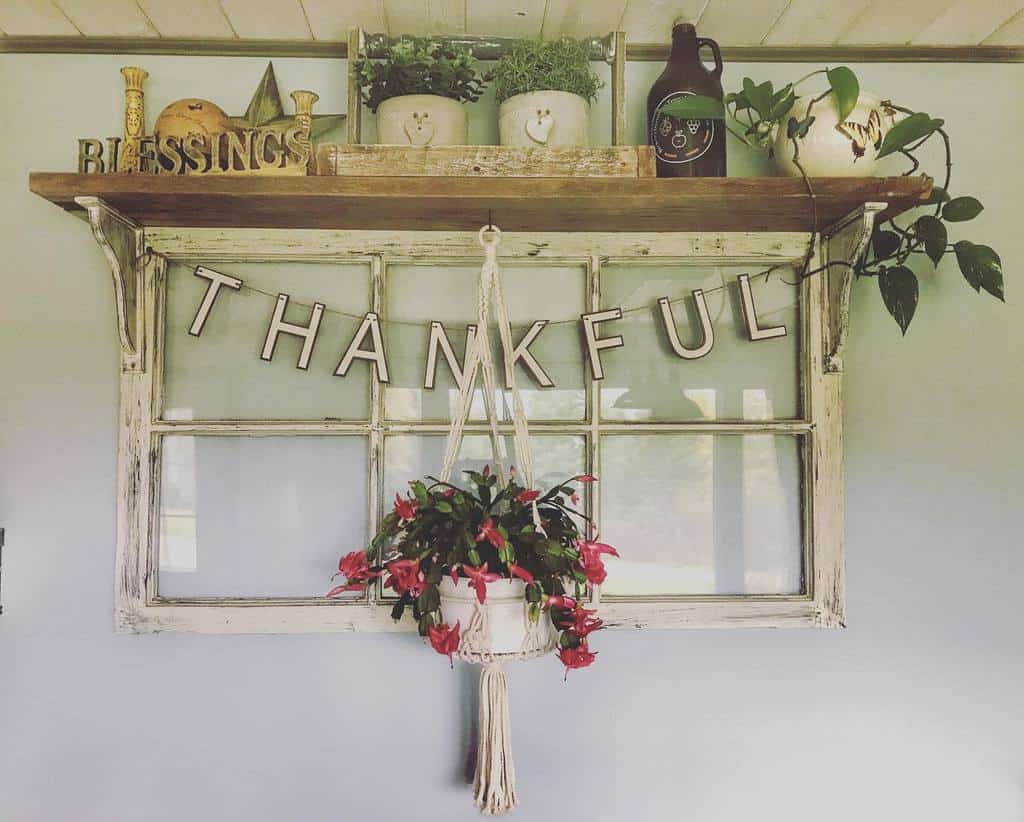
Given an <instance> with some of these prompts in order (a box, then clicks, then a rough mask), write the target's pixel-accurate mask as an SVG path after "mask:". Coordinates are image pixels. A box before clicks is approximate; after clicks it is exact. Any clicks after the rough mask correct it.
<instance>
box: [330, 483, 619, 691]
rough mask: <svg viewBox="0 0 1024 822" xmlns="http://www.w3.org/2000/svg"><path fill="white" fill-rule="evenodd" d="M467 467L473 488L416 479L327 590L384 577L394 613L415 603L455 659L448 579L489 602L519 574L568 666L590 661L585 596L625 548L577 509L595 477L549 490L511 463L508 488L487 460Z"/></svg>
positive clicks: (433, 640)
mask: <svg viewBox="0 0 1024 822" xmlns="http://www.w3.org/2000/svg"><path fill="white" fill-rule="evenodd" d="M465 473H466V474H467V475H468V477H469V481H470V485H471V487H472V490H470V489H466V488H459V487H456V486H455V485H451V484H449V483H446V482H441V481H440V480H437V479H435V478H434V477H427V479H426V480H425V481H424V480H416V481H414V482H411V483H409V485H410V491H409V492H408V493H407V494H406V496H405V497H402V496H401V495H397V494H396V495H395V504H394V509H393V510H392V511H391V512H390V513H389V514H388V515H387V516H386V517H384V520H383V521H382V522H381V525H380V529H379V530H378V532H377V534H376V536H374V538H373V540H372V541H371V543H370V546H369V548H367V549H366V550H365V551H354V552H352V553H349V554H346V555H345V556H343V557H342V558H341V561H340V562H339V564H338V574H337V575H336V576H340V577H342V578H343V580H342V582H341V584H339V585H337V586H336V587H334V588H332V589H331V590H330V591H329V592H328V594H327V596H328V597H337V596H340V595H342V594H343V593H345V592H347V591H362V590H365V588H366V587H367V585H369V584H370V582H371V581H372V580H375V579H377V578H378V577H383V579H384V587H385V588H390V589H392V590H393V591H394V592H395V594H397V595H398V600H397V601H396V602H395V605H394V607H393V608H392V611H391V616H392V617H393V618H394V619H395V620H399V619H401V618H402V616H403V615H404V614H405V613H406V612H407V611H410V612H411V614H412V617H413V618H414V619H415V620H416V622H417V624H418V627H419V633H420V635H421V636H423V637H425V638H427V639H428V640H429V641H430V644H431V646H432V647H433V648H434V649H435V650H436V651H437V652H438V653H440V654H443V655H445V656H448V657H449V659H451V657H452V655H453V654H454V653H455V652H456V651H457V650H458V648H459V642H460V636H459V632H460V628H464V627H465V626H460V625H459V624H458V623H456V624H455V625H448V624H447V623H445V622H444V620H443V617H442V615H441V597H440V592H439V590H438V585H439V584H440V582H441V580H442V579H444V578H445V577H450V578H451V580H452V581H453V583H454V584H455V585H456V586H459V585H462V584H465V585H467V586H469V587H470V588H471V589H472V590H473V591H474V592H475V594H476V597H477V599H478V600H479V602H480V603H481V604H483V603H484V602H485V600H486V597H487V583H490V582H496V581H497V580H501V579H508V580H513V579H519V580H522V581H523V583H524V584H525V589H526V602H527V609H528V611H527V612H528V615H529V619H530V621H531V622H534V623H536V622H537V621H538V620H540V619H550V620H551V623H552V625H553V627H554V628H555V630H556V631H557V632H558V649H559V653H558V656H559V659H560V660H561V661H562V663H563V664H564V665H565V667H566V672H567V673H568V670H569V669H571V668H585V667H587V666H588V665H590V664H591V663H592V662H593V661H594V658H595V656H596V654H595V653H594V652H592V651H591V650H590V647H589V641H588V638H589V635H590V634H591V633H593V632H594V631H596V630H599V629H600V628H601V627H602V625H603V623H602V621H601V620H600V619H598V618H597V617H596V616H595V611H593V610H591V609H587V608H585V607H583V598H584V595H585V592H586V590H587V586H589V585H600V584H601V583H602V582H604V579H605V577H606V575H607V573H606V571H605V567H604V562H603V560H602V556H603V555H605V554H610V555H612V556H618V553H617V552H616V550H615V549H614V548H612V547H611V546H610V545H606V544H604V543H601V542H597V541H596V539H595V540H589V539H587V537H586V531H587V525H588V524H589V520H588V519H587V517H586V516H584V515H583V514H582V513H580V512H579V511H578V510H577V508H576V506H577V505H578V504H579V488H580V484H586V483H592V482H594V481H595V478H594V477H592V476H590V475H589V474H581V475H578V476H575V477H572V478H571V479H569V480H566V481H565V482H563V483H561V484H559V485H556V486H555V487H553V488H551V489H550V490H549V491H547V492H545V493H542V492H541V491H539V490H536V489H533V488H525V487H523V486H522V485H520V484H519V483H518V482H517V480H516V475H515V471H514V469H513V470H512V471H511V472H510V476H509V479H508V482H507V483H506V484H505V486H504V488H501V487H499V485H498V477H497V475H496V474H494V473H492V472H491V471H490V468H489V467H485V468H484V469H483V471H482V472H476V471H466V472H465Z"/></svg>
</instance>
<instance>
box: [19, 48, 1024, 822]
mask: <svg viewBox="0 0 1024 822" xmlns="http://www.w3.org/2000/svg"><path fill="white" fill-rule="evenodd" d="M135 62H138V63H141V64H142V65H145V66H147V67H148V68H149V70H150V72H151V73H152V75H153V76H152V79H151V80H150V81H149V85H148V87H147V88H148V94H147V99H148V101H149V103H150V106H149V111H150V113H151V115H152V114H153V113H155V112H156V111H158V110H159V108H160V107H162V106H163V105H164V104H165V103H167V102H169V101H170V100H171V99H174V98H177V97H181V96H188V95H199V96H208V97H211V98H213V99H215V100H217V101H218V102H220V103H221V104H222V105H224V106H225V107H226V108H227V109H228V110H229V111H234V112H239V111H242V110H244V107H245V104H246V103H247V101H248V97H249V95H250V93H251V90H252V88H253V87H254V86H255V84H256V81H257V80H258V78H259V75H260V73H261V72H262V69H263V66H264V64H265V62H264V61H263V60H259V59H241V58H235V59H212V58H203V59H184V58H170V57H168V58H161V57H147V58H140V59H135V60H133V59H131V58H125V57H90V58H86V57H50V56H8V55H2V56H0V82H2V84H3V100H4V114H3V120H2V122H0V147H2V148H0V151H2V154H0V187H2V192H3V193H2V200H0V203H2V204H0V213H2V215H3V221H2V226H0V232H2V234H0V236H2V239H3V263H2V265H0V525H3V526H5V527H6V528H7V542H8V544H7V547H6V549H5V551H4V567H3V589H4V590H3V600H4V603H3V604H4V613H3V615H2V616H0V683H2V685H0V820H3V822H27V820H33V822H34V821H35V820H43V821H44V822H50V821H51V820H53V821H54V822H56V820H61V821H62V822H63V820H75V822H121V820H126V822H127V821H128V820H131V822H134V821H135V820H142V819H145V820H151V821H152V822H157V821H159V820H181V819H190V820H214V819H216V820H235V819H238V820H241V819H245V820H249V821H250V822H255V821H256V820H266V822H280V821H281V820H303V822H305V821H306V820H327V819H344V820H349V819H352V820H364V819H365V820H371V819H379V820H389V821H390V820H394V819H397V818H400V817H404V818H407V819H411V820H453V819H471V818H473V817H474V813H475V812H474V811H473V809H472V807H471V805H470V797H469V793H468V791H467V789H466V787H465V785H464V781H463V773H464V769H465V762H466V757H467V754H466V751H467V742H468V739H469V738H470V734H471V727H470V719H469V717H470V715H471V711H472V710H473V708H472V700H473V696H472V694H473V688H474V687H475V686H474V677H473V672H472V671H471V670H467V669H465V668H463V667H459V668H457V669H456V671H455V673H451V672H449V671H448V670H447V668H446V667H445V666H444V665H439V664H438V660H437V659H436V657H434V656H433V655H431V654H428V653H425V652H424V651H423V650H422V648H419V647H417V644H416V640H415V639H414V638H413V637H410V636H383V635H352V636H317V637H294V636H288V637H262V636H257V637H193V636H183V635H166V636H146V637H132V636H114V634H113V632H112V618H111V609H112V603H113V585H112V579H113V545H114V504H115V476H114V456H115V439H116V420H115V409H116V405H117V352H116V346H115V335H114V318H113V304H112V300H111V294H110V283H109V278H110V275H109V272H108V271H107V270H106V269H105V268H104V265H103V260H102V257H101V255H100V252H99V250H98V249H97V248H96V247H95V245H94V243H93V241H92V239H91V237H90V235H89V231H88V229H87V227H86V226H85V224H84V223H82V222H80V221H77V220H74V219H73V218H71V217H69V216H66V215H64V214H62V213H61V212H60V211H58V210H57V209H56V208H55V207H54V206H52V205H50V204H48V203H46V202H44V201H43V200H41V199H39V198H37V197H34V196H32V195H30V194H29V193H28V191H27V182H28V180H27V175H28V171H29V170H30V169H35V170H73V169H74V161H75V151H76V143H75V139H76V138H77V137H80V136H83V137H84V136H100V135H107V134H116V133H118V129H119V125H118V124H119V122H120V106H121V88H122V83H121V78H120V77H119V76H118V74H117V69H118V67H119V66H121V65H124V64H126V63H135ZM742 68H745V69H747V70H748V71H750V72H751V73H753V72H756V73H757V75H760V76H764V77H773V78H776V79H781V78H785V77H788V78H793V77H796V76H799V75H800V74H802V73H803V72H804V71H805V70H806V69H805V67H803V66H748V67H735V66H730V67H729V72H728V78H727V79H728V80H729V83H728V85H729V86H731V87H735V86H736V85H737V84H738V81H739V79H740V78H741V77H742V73H743V72H742ZM277 69H278V76H279V79H280V81H281V84H282V86H283V87H284V88H283V91H284V92H285V94H287V92H288V91H290V90H291V89H292V88H297V87H312V88H314V89H316V90H317V91H318V92H319V93H320V95H321V98H322V102H321V104H320V105H319V106H318V110H320V111H327V110H328V109H332V110H335V111H341V110H344V108H343V95H344V66H343V63H341V62H338V61H317V60H281V61H278V63H277ZM658 70H659V69H658V67H656V66H652V65H643V66H634V67H632V69H631V81H632V91H633V99H632V101H631V107H633V108H634V109H635V111H634V112H633V115H632V117H631V126H632V128H633V135H632V136H633V138H634V139H635V140H639V139H640V135H641V133H642V117H643V116H642V114H641V113H640V112H641V110H642V102H643V101H642V98H643V97H644V96H645V94H646V89H647V87H648V86H649V84H650V82H651V81H652V80H653V77H654V76H655V75H656V73H657V72H658ZM861 75H862V77H863V80H864V85H865V87H867V88H870V89H872V90H874V91H877V92H880V93H882V94H883V95H891V96H892V97H894V98H896V99H898V100H899V101H900V102H903V103H905V104H908V105H910V106H917V107H920V108H922V109H925V110H928V111H931V112H932V113H933V114H938V115H943V116H945V117H946V118H947V120H948V121H949V130H950V132H951V134H952V136H953V139H954V141H955V144H956V146H957V148H958V153H957V160H958V164H957V168H956V181H957V182H956V184H955V185H954V190H956V191H958V192H961V193H972V194H975V195H977V196H979V197H980V198H981V200H982V201H983V202H984V203H985V204H986V206H987V210H986V212H985V213H984V214H983V215H982V217H981V218H980V219H978V220H977V221H976V222H975V223H973V224H971V225H970V226H969V228H968V229H965V230H963V231H961V232H960V233H959V234H958V236H970V237H971V238H972V239H975V240H976V241H978V242H987V243H989V244H991V245H993V246H995V247H996V248H997V249H998V250H999V252H1000V253H1001V254H1002V258H1003V261H1004V263H1005V267H1006V271H1007V280H1008V286H1007V293H1008V295H1009V303H1008V304H1007V305H1006V306H1003V305H999V304H998V303H996V302H995V301H993V300H992V299H990V298H987V297H980V296H977V295H975V294H974V293H973V292H972V291H971V290H970V289H969V288H968V287H967V286H966V284H965V283H964V282H963V280H962V278H961V277H960V275H959V273H958V272H957V271H956V269H955V264H954V265H948V264H944V265H943V267H942V269H941V270H940V271H939V272H938V273H936V274H930V273H929V274H925V275H924V276H923V277H922V286H921V291H922V295H921V301H922V305H921V307H920V310H919V316H918V317H917V318H916V319H915V320H914V323H913V325H912V326H911V329H910V333H909V334H908V336H907V338H906V339H903V340H901V339H900V337H899V331H898V329H897V327H896V325H895V323H893V322H892V320H891V319H890V318H889V317H888V316H887V315H886V314H885V313H884V309H883V308H882V306H881V302H880V300H879V299H878V295H877V293H876V286H875V283H874V282H872V281H866V282H862V283H858V284H857V286H856V292H855V302H854V310H853V338H852V341H851V347H850V351H849V357H848V358H847V363H848V368H847V377H846V390H847V393H846V410H847V451H846V460H847V476H848V497H847V511H848V519H847V534H848V558H849V559H848V566H849V624H850V627H849V628H848V629H847V630H846V631H843V632H834V633H826V632H815V631H751V630H744V631H740V630H737V631H719V632H710V631H707V632H705V631H689V632H662V633H607V634H605V635H602V636H599V637H598V638H597V640H596V641H597V644H598V646H599V647H600V651H601V657H600V664H599V665H598V666H597V667H596V668H594V669H593V670H592V671H588V672H583V673H580V674H574V675H572V676H570V678H569V682H568V684H567V685H564V684H563V683H562V681H561V673H560V670H559V666H558V664H557V663H556V662H555V661H553V660H544V661H540V662H536V663H532V664H529V665H524V666H520V667H518V668H517V669H516V670H514V671H513V672H512V709H513V712H514V727H515V749H516V758H517V767H518V772H519V785H520V792H521V795H522V805H521V807H520V809H519V810H518V811H517V815H518V816H517V818H519V819H522V820H524V821H525V820H552V821H554V820H559V822H560V821H561V820H564V819H566V818H579V819H588V820H595V822H611V820H624V819H630V820H654V819H695V820H711V821H712V822H718V821H719V820H720V821H721V822H726V820H728V821H729V822H732V821H733V820H741V819H754V818H758V819H763V820H769V821H770V822H775V820H778V822H782V821H783V820H786V821H787V822H788V820H814V819H818V818H821V817H827V818H828V819H830V820H831V822H847V820H862V819H866V818H871V819H886V820H888V819H902V818H906V819H928V820H931V821H932V822H939V820H951V821H952V820H956V822H962V820H965V819H969V820H986V822H987V821H988V820H995V821H998V822H1010V820H1020V819H1022V818H1024V742H1022V739H1024V708H1022V705H1024V700H1022V699H1021V681H1022V676H1024V662H1022V660H1024V653H1022V652H1024V642H1022V639H1021V627H1020V618H1019V607H1018V603H1019V601H1020V596H1021V595H1020V591H1021V580H1022V578H1024V550H1022V549H1024V545H1022V543H1024V513H1022V510H1021V503H1020V498H1021V492H1022V490H1024V483H1022V481H1021V479H1020V468H1021V465H1022V464H1024V445H1022V443H1024V438H1022V437H1021V432H1020V427H1019V426H1020V423H1021V422H1022V417H1021V411H1020V408H1021V405H1022V403H1024V376H1022V372H1024V369H1022V366H1021V351H1022V350H1024V330H1022V329H1024V308H1022V305H1024V303H1021V302H1020V298H1019V296H1018V295H1019V285H1018V284H1019V282H1020V278H1019V276H1018V269H1019V261H1020V260H1021V258H1022V253H1024V234H1022V232H1021V231H1020V229H1019V226H1018V217H1017V212H1018V206H1017V200H1018V197H1019V189H1020V182H1021V174H1020V164H1021V152H1020V139H1021V134H1022V133H1024V114H1022V109H1021V106H1020V87H1021V85H1022V83H1024V66H1015V65H1014V66H1010V65H1008V66H954V65H947V66H931V65H899V66H870V67H863V68H862V69H861ZM606 107H607V102H606V101H605V102H603V103H602V105H601V106H599V107H598V109H599V110H600V111H603V112H606V111H607V108H606ZM481 111H482V110H481ZM595 116H598V115H595ZM483 122H484V120H483V118H482V116H481V118H480V119H479V120H478V126H477V128H478V129H479V131H478V133H486V129H485V128H484V126H483V125H482V124H483ZM598 128H599V129H601V130H604V129H605V128H606V127H605V126H604V125H603V121H602V125H601V126H599V127H598ZM603 133H605V134H606V131H603ZM731 148H732V149H733V151H732V153H731V154H730V167H731V168H732V170H733V173H737V172H740V171H742V169H743V168H749V167H751V165H750V163H743V164H741V163H740V162H739V161H738V160H737V157H738V155H739V151H738V149H736V146H735V144H733V145H732V146H731ZM968 231H969V232H970V233H969V234H968Z"/></svg>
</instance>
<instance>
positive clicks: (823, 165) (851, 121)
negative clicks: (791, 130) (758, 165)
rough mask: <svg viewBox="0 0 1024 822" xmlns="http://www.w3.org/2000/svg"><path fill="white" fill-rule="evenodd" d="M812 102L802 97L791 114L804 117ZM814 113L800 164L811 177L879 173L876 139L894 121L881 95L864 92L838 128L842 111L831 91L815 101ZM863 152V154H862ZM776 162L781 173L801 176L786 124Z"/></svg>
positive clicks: (781, 130) (778, 139) (802, 143)
mask: <svg viewBox="0 0 1024 822" xmlns="http://www.w3.org/2000/svg"><path fill="white" fill-rule="evenodd" d="M809 101H810V97H806V98H804V99H801V100H798V101H797V102H796V105H794V106H793V109H792V111H791V112H790V116H791V117H796V118H797V119H798V120H802V119H803V117H804V115H805V114H806V112H807V105H808V103H809ZM811 114H813V115H814V122H813V123H812V124H811V127H810V128H809V129H808V130H807V136H806V137H803V138H800V139H799V144H800V165H802V166H803V167H804V170H805V171H806V172H807V176H808V177H870V176H871V175H873V174H874V173H875V165H876V164H877V161H878V157H877V154H878V152H877V150H876V148H875V140H876V139H880V138H881V137H882V136H884V135H885V132H886V131H887V130H888V129H890V128H891V127H892V125H893V122H894V119H893V117H892V115H891V114H889V113H886V111H885V110H884V109H883V108H882V107H881V105H880V101H879V99H878V98H877V97H875V96H874V95H872V94H866V93H864V92H862V93H861V95H860V97H859V98H858V100H857V106H856V107H855V108H854V110H853V112H852V113H851V114H850V116H849V117H847V118H846V122H845V123H844V124H843V127H842V128H837V125H838V124H839V110H838V109H837V108H836V101H835V97H834V96H833V95H831V94H830V95H829V96H828V97H826V98H825V99H824V100H822V101H821V102H819V103H815V104H814V108H812V109H811ZM872 118H873V119H872ZM787 121H788V118H787ZM860 151H862V152H863V154H862V155H861V156H858V152H860ZM775 165H776V167H777V168H778V170H779V173H780V174H784V175H786V176H789V177H799V176H800V169H799V168H797V167H796V164H795V163H794V162H793V143H792V142H791V141H790V139H789V137H787V136H786V128H785V123H783V124H782V125H781V126H780V128H779V133H778V135H777V136H776V138H775Z"/></svg>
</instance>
